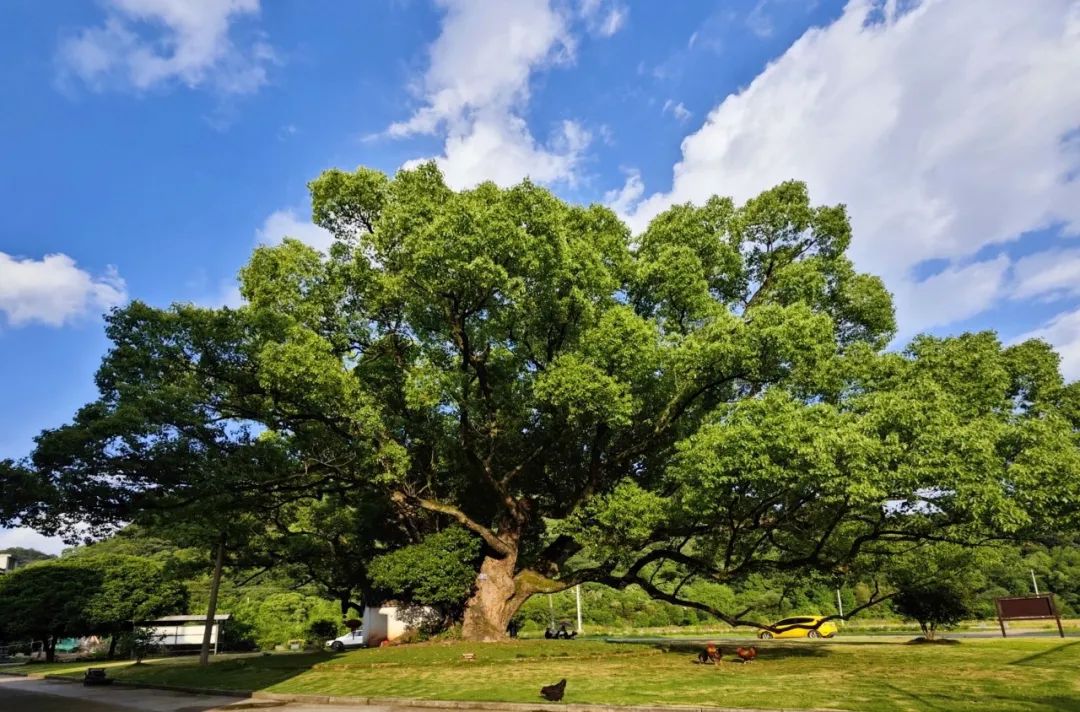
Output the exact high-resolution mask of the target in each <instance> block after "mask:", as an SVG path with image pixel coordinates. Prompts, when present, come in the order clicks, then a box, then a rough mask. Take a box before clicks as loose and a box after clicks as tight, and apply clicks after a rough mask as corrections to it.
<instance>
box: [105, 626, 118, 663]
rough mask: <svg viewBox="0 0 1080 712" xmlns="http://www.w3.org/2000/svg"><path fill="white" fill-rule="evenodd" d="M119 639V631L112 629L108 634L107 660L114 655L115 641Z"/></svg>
mask: <svg viewBox="0 0 1080 712" xmlns="http://www.w3.org/2000/svg"><path fill="white" fill-rule="evenodd" d="M119 640H120V633H119V631H113V634H112V635H110V636H109V656H108V657H109V660H112V659H113V658H114V657H116V643H117V642H118V641H119Z"/></svg>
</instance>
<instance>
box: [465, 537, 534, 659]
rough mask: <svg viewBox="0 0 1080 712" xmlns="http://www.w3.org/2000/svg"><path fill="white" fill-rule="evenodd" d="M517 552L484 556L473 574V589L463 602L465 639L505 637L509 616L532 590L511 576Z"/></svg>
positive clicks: (502, 638)
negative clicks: (474, 580)
mask: <svg viewBox="0 0 1080 712" xmlns="http://www.w3.org/2000/svg"><path fill="white" fill-rule="evenodd" d="M516 564H517V552H516V551H515V552H514V553H513V554H510V555H507V556H503V557H501V558H497V557H492V556H486V557H484V562H483V564H481V566H480V573H479V574H477V576H476V588H475V590H474V591H473V595H472V597H471V598H469V600H468V601H466V602H465V620H464V622H463V624H462V627H461V636H462V637H463V638H465V639H466V640H475V641H483V642H489V641H497V640H506V639H507V637H508V634H507V632H506V627H507V626H508V625H509V624H510V619H511V618H513V617H514V614H515V613H517V612H518V609H519V608H521V604H523V603H525V601H527V600H528V598H529V596H531V595H532V594H533V591H532V590H531V589H529V588H527V587H525V586H523V585H522V582H521V581H520V580H519V579H518V578H516V577H515V576H514V567H515V565H516Z"/></svg>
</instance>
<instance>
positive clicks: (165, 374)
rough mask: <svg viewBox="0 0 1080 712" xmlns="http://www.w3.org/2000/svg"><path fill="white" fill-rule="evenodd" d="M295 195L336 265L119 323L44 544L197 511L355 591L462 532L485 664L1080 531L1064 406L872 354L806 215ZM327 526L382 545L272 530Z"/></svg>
mask: <svg viewBox="0 0 1080 712" xmlns="http://www.w3.org/2000/svg"><path fill="white" fill-rule="evenodd" d="M310 187H311V192H312V201H313V216H314V219H315V221H316V222H317V223H318V224H319V225H321V226H323V227H325V228H326V229H328V230H329V231H330V232H331V233H332V234H333V236H334V244H333V246H332V247H331V248H330V250H329V252H328V254H321V253H319V252H318V251H316V250H314V249H312V248H311V247H308V246H306V245H304V244H302V243H300V242H297V241H294V240H285V241H284V242H283V243H282V244H280V245H277V246H273V247H269V246H267V247H260V248H258V249H257V250H256V251H255V253H254V254H253V255H252V258H251V260H250V262H249V263H248V265H247V266H246V267H245V268H244V270H243V271H242V273H241V281H242V288H241V292H242V294H243V296H244V298H245V300H246V304H245V306H243V307H241V308H239V309H235V310H234V309H217V310H212V309H201V308H197V307H193V306H188V305H178V306H174V307H172V308H170V309H155V308H151V307H149V306H147V305H144V304H141V303H137V302H136V303H133V304H131V305H129V306H128V307H125V308H123V309H120V310H118V311H116V312H114V313H113V314H112V315H111V316H110V318H109V326H108V334H109V337H110V339H111V340H112V343H113V347H112V349H111V350H110V352H109V353H108V355H107V356H106V358H105V360H104V363H103V365H102V368H101V370H100V371H99V374H98V386H99V390H100V391H101V398H100V399H99V400H98V401H96V402H95V403H92V404H90V405H88V406H87V407H85V408H84V409H83V410H81V411H80V412H79V413H78V414H77V416H76V418H75V421H74V422H73V424H72V425H70V426H67V427H65V428H61V429H58V430H56V431H52V432H49V433H45V434H44V435H43V436H42V437H41V438H40V439H39V443H38V448H37V451H36V452H35V454H34V457H33V463H32V466H33V469H34V471H35V472H36V474H37V476H38V477H39V478H41V480H43V481H44V482H45V483H47V486H43V485H42V484H41V482H38V483H37V484H36V485H35V486H36V487H39V488H41V487H44V489H46V490H47V491H50V492H58V493H60V494H59V495H57V496H56V497H55V498H54V500H55V501H54V503H53V504H52V505H51V506H44V507H42V508H41V511H43V512H44V513H45V514H44V519H43V520H42V521H43V522H44V523H45V525H47V524H48V523H53V524H55V522H56V521H57V519H58V514H57V513H58V512H59V513H60V515H59V518H60V519H63V517H65V516H67V517H69V518H70V519H73V520H74V519H89V520H90V521H91V523H92V524H98V523H104V522H105V520H106V519H108V520H109V521H117V520H118V518H119V519H123V518H125V517H126V518H127V519H136V518H139V517H142V516H144V514H143V513H145V512H147V511H155V512H160V513H163V514H161V516H165V517H170V518H172V519H176V518H177V517H178V516H179V515H177V514H175V513H176V512H178V511H181V510H182V509H183V508H184V507H185V506H187V505H188V504H190V503H192V502H196V501H198V502H200V503H201V502H202V501H203V498H206V499H207V501H208V502H210V503H211V504H214V503H220V506H218V505H215V506H214V507H211V510H212V511H217V512H219V513H220V514H218V515H217V516H218V519H223V516H222V515H223V514H224V513H226V512H227V513H228V516H227V517H224V520H225V521H228V522H238V523H246V525H250V526H251V527H258V526H261V525H262V523H263V522H266V521H268V520H270V519H272V518H273V517H277V518H278V519H279V522H280V526H278V536H277V539H276V540H277V542H278V543H279V544H281V545H282V547H281V549H282V550H285V551H289V550H292V551H301V550H304V547H305V546H307V545H309V544H311V545H315V546H316V547H317V548H319V549H320V550H321V551H322V552H323V553H320V554H319V557H320V559H321V560H323V561H326V562H327V563H325V564H320V566H321V567H323V568H325V569H327V570H329V569H332V568H333V567H335V566H338V567H339V568H340V570H341V571H345V568H346V567H344V566H343V564H349V565H355V566H356V567H359V568H357V569H353V570H350V571H347V572H345V573H343V574H342V575H340V576H337V575H335V582H334V583H332V584H331V586H332V587H337V588H343V587H344V586H347V585H354V584H356V583H357V582H358V581H362V580H363V579H365V578H366V577H369V576H370V572H368V571H367V569H366V566H367V562H368V560H369V559H373V558H374V557H376V556H378V555H379V554H381V553H383V552H385V551H388V550H393V549H397V548H399V547H402V546H406V547H408V546H412V545H417V546H419V547H421V548H420V549H405V551H408V552H412V553H410V554H402V555H401V556H403V557H405V558H408V556H411V555H413V554H415V553H416V552H418V551H419V552H422V551H423V550H424V549H423V546H424V544H422V543H421V542H423V541H427V540H426V539H425V536H427V535H430V534H431V533H432V532H434V531H439V530H440V529H442V528H444V527H445V525H446V524H456V525H459V526H460V527H462V528H463V529H464V530H465V531H468V532H470V533H471V535H472V536H474V537H476V539H477V540H478V541H479V542H481V546H482V556H481V557H480V561H479V567H478V568H477V569H476V570H475V571H474V572H473V573H474V582H473V586H472V592H471V594H470V595H469V598H468V600H467V601H466V604H465V613H464V624H465V626H464V627H465V634H466V635H468V636H470V637H474V638H491V637H499V636H501V635H502V634H503V632H504V630H505V625H506V622H507V621H508V620H509V618H510V616H512V615H513V614H514V612H515V611H516V610H517V609H518V607H520V605H521V604H522V603H523V602H524V601H525V600H527V599H528V597H529V596H531V595H533V594H534V593H537V592H545V591H553V590H558V589H560V588H563V587H566V586H570V585H573V584H576V583H579V582H582V581H598V582H603V583H606V584H609V585H611V586H615V587H625V586H630V585H636V586H639V587H641V588H642V589H643V590H645V591H646V592H647V593H648V594H649V595H651V596H653V597H656V598H660V599H662V600H666V601H668V602H672V603H677V604H679V605H687V606H693V607H696V608H698V609H699V610H702V611H706V612H708V613H710V614H713V615H716V616H718V617H720V618H721V619H723V620H725V621H728V622H730V623H752V622H753V621H752V620H751V619H749V618H746V617H745V615H744V614H745V611H743V612H739V611H738V610H733V609H730V608H721V607H718V606H717V605H716V604H715V602H714V603H709V602H706V601H704V600H695V599H693V598H689V597H688V596H689V594H690V592H691V591H705V590H707V589H705V588H700V587H699V588H696V589H695V588H694V587H693V586H692V584H695V583H709V584H713V585H728V584H736V583H738V582H739V581H742V580H745V579H746V578H747V577H751V576H755V575H763V576H773V575H786V574H797V573H800V572H801V573H807V572H820V573H822V574H826V575H830V576H843V575H846V574H848V573H850V572H852V571H854V570H856V569H857V568H858V567H859V566H860V562H864V561H866V560H868V559H872V558H874V557H881V556H885V555H887V554H888V553H889V552H891V551H894V550H895V548H896V547H898V546H903V545H906V544H909V543H912V542H920V541H925V540H931V539H945V540H953V541H957V542H968V543H970V542H974V541H979V540H981V539H984V538H986V537H989V536H1003V535H1005V536H1015V537H1031V536H1036V535H1047V534H1048V533H1049V532H1050V529H1051V527H1053V528H1055V529H1057V530H1061V531H1075V528H1076V524H1077V518H1078V506H1077V505H1078V503H1080V454H1078V449H1077V428H1078V424H1080V421H1078V416H1080V405H1078V403H1080V395H1078V391H1077V388H1076V386H1075V384H1074V385H1073V386H1068V387H1066V386H1064V384H1063V383H1062V380H1061V377H1060V375H1059V374H1058V371H1057V356H1056V355H1055V354H1054V353H1053V352H1052V350H1050V349H1049V347H1048V346H1047V345H1046V344H1043V343H1041V342H1027V343H1024V344H1019V345H1015V346H1010V347H1004V346H1002V344H1001V343H1000V342H999V341H998V339H997V338H996V337H995V336H994V335H993V334H990V333H982V334H966V335H963V336H960V337H955V338H944V339H942V338H931V337H920V338H918V339H916V340H915V341H914V342H913V343H912V344H911V345H910V346H909V347H908V348H907V349H906V350H904V351H902V352H886V351H884V350H883V349H884V346H885V345H886V344H887V343H888V342H889V340H890V339H891V338H892V335H893V333H894V330H895V329H894V319H893V311H892V305H891V301H890V297H889V294H888V293H887V291H886V290H885V287H884V285H883V284H882V282H881V281H880V280H879V279H878V278H876V277H873V276H869V275H864V274H860V273H858V272H857V271H856V270H855V269H854V268H853V266H852V264H851V262H850V260H849V259H848V258H847V257H846V254H845V253H846V250H847V248H848V245H849V243H850V240H851V228H850V224H849V222H848V219H847V215H846V211H845V209H844V208H843V206H814V205H813V204H812V203H811V202H810V199H809V196H808V192H807V189H806V187H805V186H804V185H803V184H801V183H797V182H787V183H783V184H781V185H779V186H777V187H775V188H773V189H771V190H768V191H765V192H764V193H762V194H761V195H759V196H757V197H755V198H752V199H750V200H748V201H746V202H745V203H744V204H741V205H737V204H735V203H734V202H733V201H732V200H730V199H725V198H712V199H710V200H708V201H707V202H706V203H705V204H704V205H703V206H700V207H698V206H692V205H680V206H675V207H673V208H671V209H670V210H668V211H666V212H664V213H661V214H660V215H658V216H657V217H656V218H655V219H654V220H653V221H652V223H651V224H650V225H649V227H648V228H647V229H646V230H645V231H644V232H643V233H642V234H641V235H639V236H636V237H633V236H631V234H630V232H629V230H628V229H627V228H626V226H625V225H623V224H622V223H621V222H620V221H619V220H618V219H617V217H616V216H615V215H614V214H613V213H612V212H611V211H610V210H608V209H606V208H603V207H600V206H595V205H594V206H589V207H582V206H575V205H570V204H567V203H565V202H563V201H561V200H559V199H558V198H556V197H555V196H553V195H552V194H551V193H549V192H548V191H546V190H544V189H541V188H539V187H537V186H534V185H532V184H530V183H528V182H525V183H523V184H521V185H518V186H515V187H512V188H509V189H505V190H504V189H500V188H498V187H496V186H494V185H493V184H482V185H480V186H478V187H476V188H475V189H472V190H467V191H461V192H455V191H453V190H451V189H449V188H448V187H447V186H446V185H445V183H444V181H443V179H442V176H441V175H440V174H439V172H438V170H437V168H436V167H435V166H434V165H433V164H427V165H422V166H420V167H417V168H415V169H412V170H405V171H401V172H399V173H398V174H397V175H396V176H394V177H393V178H388V177H386V176H384V175H382V174H381V173H378V172H375V171H371V170H368V169H360V170H358V171H356V172H354V173H345V172H341V171H328V172H327V173H325V174H323V175H322V176H321V177H320V178H318V179H317V180H315V181H313V182H312V184H311V186H310ZM323 502H333V505H332V506H333V507H334V509H335V510H339V511H341V512H343V513H345V514H343V518H342V521H344V522H345V527H346V529H348V528H349V527H352V526H360V525H361V522H362V525H363V526H365V527H367V526H373V527H374V529H375V530H376V531H375V532H374V534H373V535H372V536H366V535H365V536H361V537H351V539H350V541H351V542H352V543H351V545H348V546H344V547H342V546H339V545H338V544H334V546H333V547H330V546H329V544H330V543H331V542H335V541H337V542H344V539H343V538H342V536H341V534H342V532H341V530H339V529H338V528H337V524H336V523H333V522H329V520H333V521H334V522H336V521H337V518H336V517H329V518H328V524H329V525H328V526H323V525H322V524H321V523H319V524H318V526H311V524H312V523H313V522H314V520H309V521H307V523H305V524H303V525H302V526H299V527H295V528H294V527H293V526H292V523H293V522H302V521H303V519H304V516H305V514H304V512H305V511H306V510H309V509H310V508H311V507H319V506H321V505H319V504H317V503H323ZM361 511H365V512H370V511H377V512H379V514H378V515H374V518H373V515H370V514H368V515H364V516H363V517H361V518H360V519H359V520H358V519H355V518H350V517H351V516H352V515H349V514H347V513H348V512H361ZM169 512H172V514H169ZM102 513H104V514H102ZM350 522H351V523H350ZM292 531H305V532H307V533H308V535H309V536H307V535H306V542H307V543H306V544H303V545H302V546H297V547H294V543H295V541H296V539H295V537H294V538H293V539H292V541H293V543H289V539H290V536H289V534H290V532H292ZM302 541H303V538H302ZM346 549H347V550H348V551H349V552H352V553H351V554H350V553H346ZM327 555H329V557H330V558H327ZM350 556H351V557H352V558H350ZM393 556H394V555H391V557H393ZM395 560H396V559H394V558H390V559H386V560H385V561H390V562H393V561H395ZM435 588H441V584H440V585H438V586H435Z"/></svg>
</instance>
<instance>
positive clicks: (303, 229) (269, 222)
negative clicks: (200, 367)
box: [223, 208, 334, 306]
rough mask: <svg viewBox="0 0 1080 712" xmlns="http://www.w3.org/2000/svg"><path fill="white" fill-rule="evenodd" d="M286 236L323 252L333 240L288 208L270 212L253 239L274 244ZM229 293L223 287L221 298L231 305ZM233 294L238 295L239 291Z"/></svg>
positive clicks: (325, 231)
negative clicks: (228, 299)
mask: <svg viewBox="0 0 1080 712" xmlns="http://www.w3.org/2000/svg"><path fill="white" fill-rule="evenodd" d="M286 237H292V238H295V239H297V240H299V241H300V242H304V243H307V244H308V245H311V246H312V247H314V248H315V249H317V250H322V251H323V252H326V251H327V250H329V249H330V245H331V244H333V242H334V238H333V236H331V235H330V232H329V231H328V230H324V229H323V228H321V227H319V226H318V225H316V224H314V223H312V222H310V221H308V220H303V219H301V218H300V217H298V216H297V214H296V212H295V211H293V210H292V209H288V208H287V209H285V210H275V211H274V212H272V213H270V215H268V216H267V217H266V220H264V221H263V224H262V225H261V226H260V227H259V228H258V229H256V230H255V241H256V242H257V243H260V244H263V245H276V244H277V243H279V242H281V241H282V240H283V239H284V238H286ZM230 294H231V292H230V291H229V290H228V289H224V292H223V298H226V303H227V304H228V305H229V306H232V305H233V304H232V303H231V302H228V301H227V298H228V297H229V295H230ZM234 296H239V292H237V294H236V295H234Z"/></svg>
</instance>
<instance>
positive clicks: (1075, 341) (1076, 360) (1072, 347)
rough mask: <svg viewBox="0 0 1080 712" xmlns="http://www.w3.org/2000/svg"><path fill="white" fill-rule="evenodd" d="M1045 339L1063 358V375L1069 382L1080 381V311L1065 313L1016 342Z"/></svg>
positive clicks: (1017, 339) (1018, 338)
mask: <svg viewBox="0 0 1080 712" xmlns="http://www.w3.org/2000/svg"><path fill="white" fill-rule="evenodd" d="M1026 339H1043V340H1044V341H1047V342H1049V343H1050V344H1051V345H1052V346H1053V347H1054V349H1055V350H1056V351H1057V352H1058V355H1059V356H1061V373H1062V375H1064V376H1065V379H1066V380H1067V381H1075V380H1078V379H1080V309H1075V310H1073V311H1065V312H1062V313H1060V314H1058V315H1057V316H1055V317H1054V318H1053V319H1051V320H1050V321H1048V322H1046V323H1045V324H1043V325H1042V326H1040V327H1039V328H1037V329H1034V330H1032V331H1029V332H1028V333H1026V334H1021V335H1020V336H1018V337H1017V338H1016V339H1015V340H1014V341H1024V340H1026Z"/></svg>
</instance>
